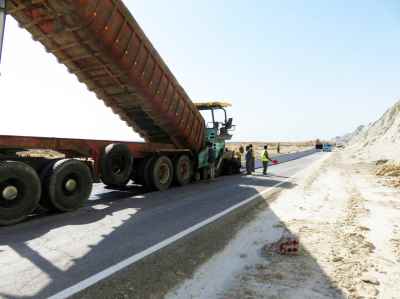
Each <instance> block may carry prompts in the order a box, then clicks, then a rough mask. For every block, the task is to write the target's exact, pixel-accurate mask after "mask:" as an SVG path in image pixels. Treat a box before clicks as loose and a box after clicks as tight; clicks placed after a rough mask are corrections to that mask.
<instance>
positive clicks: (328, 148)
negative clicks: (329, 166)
mask: <svg viewBox="0 0 400 299" xmlns="http://www.w3.org/2000/svg"><path fill="white" fill-rule="evenodd" d="M322 151H323V152H331V151H332V144H330V143H324V144H323V145H322Z"/></svg>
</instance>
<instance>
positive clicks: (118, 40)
mask: <svg viewBox="0 0 400 299" xmlns="http://www.w3.org/2000/svg"><path fill="white" fill-rule="evenodd" d="M0 5H1V7H0V45H1V40H2V36H3V34H4V24H5V23H4V19H5V12H7V13H8V14H10V15H11V16H13V17H14V18H15V19H16V20H17V21H18V23H19V25H20V26H21V27H22V28H24V29H26V30H27V31H29V32H30V33H31V34H32V37H33V39H34V40H36V41H39V42H40V43H41V44H42V45H43V46H44V47H45V48H46V50H47V51H48V52H51V53H52V54H53V55H54V56H55V57H56V58H57V59H58V61H59V62H60V63H62V64H64V65H65V66H66V67H67V69H68V70H69V72H71V73H73V74H75V75H76V77H77V78H78V80H79V81H80V82H82V83H84V84H86V86H87V87H88V89H89V90H91V91H93V92H94V93H95V94H96V95H97V97H98V98H99V99H100V100H102V101H104V103H105V105H107V106H108V107H110V108H111V109H112V111H113V112H114V113H115V114H117V115H118V116H119V117H120V118H121V119H122V120H123V121H124V122H125V123H126V124H127V125H128V126H130V127H131V128H132V129H134V131H136V132H138V133H139V134H140V135H141V136H142V137H143V138H144V140H145V142H120V141H107V140H87V139H63V138H43V137H27V136H0V225H8V224H12V223H16V222H19V221H21V220H23V219H24V218H25V217H27V215H29V214H30V213H32V212H33V211H34V210H35V209H36V208H37V207H39V206H41V207H44V208H46V209H47V210H49V211H58V212H68V211H73V210H76V209H78V208H79V207H81V206H82V205H83V204H84V203H85V201H86V200H87V199H88V197H89V195H90V193H91V190H92V182H98V181H102V182H103V183H104V184H105V185H107V186H108V187H109V188H112V189H121V188H124V187H125V186H126V184H127V183H128V181H130V180H133V181H134V182H135V183H136V184H141V185H144V186H145V187H146V188H147V189H149V190H160V191H162V190H166V189H168V188H169V187H170V186H171V185H172V184H175V185H179V186H183V185H186V184H188V183H190V182H191V181H193V180H199V179H207V177H208V175H209V174H208V169H209V167H208V166H209V165H208V161H209V157H208V155H209V149H208V147H209V146H212V147H213V149H214V151H210V152H213V153H214V155H215V157H214V158H215V159H214V160H215V161H216V162H215V164H216V172H217V173H218V174H231V173H238V172H240V167H241V163H240V161H238V160H237V159H236V157H235V155H234V153H233V152H232V151H229V150H227V148H226V147H225V141H226V140H229V139H231V137H232V135H231V134H230V132H231V130H232V129H233V127H234V125H233V123H232V118H228V117H227V113H226V108H227V107H228V106H229V104H227V103H224V102H207V103H199V104H194V103H193V102H192V101H191V100H190V98H189V96H188V95H187V93H186V92H185V90H184V89H183V88H182V87H181V86H180V84H179V83H178V81H177V80H176V79H175V77H174V75H173V74H172V72H171V71H170V70H169V68H168V67H167V65H166V64H165V63H164V61H163V60H162V58H161V57H160V55H159V54H158V52H157V51H156V50H155V48H154V47H153V45H152V44H151V42H150V41H149V39H148V38H147V37H146V35H145V34H144V32H143V31H142V29H141V28H140V27H139V25H138V24H137V22H136V21H135V19H134V18H133V16H132V15H131V14H130V12H129V11H128V9H127V8H126V6H125V5H124V4H123V2H122V1H121V0H112V1H111V0H52V1H25V0H12V1H6V2H5V1H4V0H0ZM4 8H5V9H4ZM0 53H1V49H0ZM30 100H34V99H30ZM3 101H4V103H3V106H4V104H6V103H7V102H6V101H12V99H4V100H3ZM61 104H62V103H60V106H62V105H61ZM61 109H62V108H61ZM77 109H79V107H77ZM218 110H219V111H222V112H223V114H222V115H223V117H222V119H217V118H216V113H215V112H217V111H218ZM200 111H202V112H203V113H210V114H211V119H212V121H211V123H208V124H206V123H205V120H204V118H203V116H202V114H201V113H200ZM58 112H59V113H62V111H61V110H60V111H58ZM218 114H219V115H221V114H220V113H218ZM49 125H51V124H49ZM84 125H85V124H82V127H84ZM27 149H46V150H55V151H57V152H60V153H62V154H64V155H65V157H64V158H48V157H30V156H25V155H23V156H21V155H19V153H20V152H23V151H25V150H27Z"/></svg>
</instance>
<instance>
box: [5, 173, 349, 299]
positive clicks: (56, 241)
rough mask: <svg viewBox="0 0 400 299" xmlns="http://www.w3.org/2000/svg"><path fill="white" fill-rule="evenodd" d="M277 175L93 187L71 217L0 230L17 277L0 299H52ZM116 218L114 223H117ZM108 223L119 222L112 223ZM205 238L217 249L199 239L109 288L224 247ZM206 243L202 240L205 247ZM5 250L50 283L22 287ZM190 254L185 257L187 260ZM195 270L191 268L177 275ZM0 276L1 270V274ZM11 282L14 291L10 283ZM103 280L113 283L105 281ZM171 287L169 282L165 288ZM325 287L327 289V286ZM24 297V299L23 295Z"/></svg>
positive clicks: (153, 278)
mask: <svg viewBox="0 0 400 299" xmlns="http://www.w3.org/2000/svg"><path fill="white" fill-rule="evenodd" d="M277 178H279V177H278V176H276V178H274V177H259V176H240V175H239V176H232V177H225V178H220V179H217V180H216V181H215V182H211V183H207V182H200V183H197V184H194V185H191V186H187V187H182V188H174V189H171V190H168V191H166V192H154V193H144V192H143V189H141V188H138V187H131V188H128V189H126V190H119V191H112V190H106V189H103V188H101V187H98V186H96V190H95V191H96V193H95V194H94V195H93V196H92V197H91V201H90V202H89V205H88V206H87V207H85V208H83V209H81V210H79V211H77V212H74V213H69V214H59V215H52V216H48V217H43V218H39V219H34V220H33V221H27V222H25V223H22V224H19V225H16V226H13V227H5V228H0V246H2V245H5V246H8V248H9V249H6V250H3V251H2V252H1V251H0V257H1V259H0V261H1V262H2V265H3V267H5V266H6V267H7V268H6V269H7V272H8V277H10V276H11V277H12V276H17V277H14V278H13V279H10V280H8V281H4V279H3V280H2V282H0V297H4V298H45V297H48V296H51V295H53V294H55V293H57V292H59V291H61V290H63V289H65V288H66V287H69V286H72V285H73V284H75V283H78V282H79V281H82V280H83V279H86V278H88V277H89V276H91V275H93V274H95V273H97V272H99V271H102V270H104V269H106V268H107V267H110V266H111V265H114V264H116V263H118V262H120V261H121V260H124V259H126V258H128V257H130V256H132V255H133V254H136V253H138V252H141V251H143V250H145V249H147V248H149V247H151V246H153V245H154V244H156V243H158V242H160V241H161V240H164V239H166V238H169V237H171V236H173V235H175V234H177V233H179V232H181V231H182V230H184V229H186V228H188V227H190V226H192V225H194V224H196V223H199V222H201V221H203V220H204V219H207V218H208V217H210V216H212V215H215V214H217V213H219V212H221V211H223V210H225V209H227V208H229V207H231V206H232V205H235V204H237V203H240V202H241V201H243V200H245V199H247V198H249V197H252V196H255V195H257V194H259V192H260V191H261V190H265V188H267V187H272V186H274V185H276V184H278V183H280V182H281V181H280V180H277ZM294 186H295V185H294V184H293V183H290V182H285V183H283V184H281V185H280V187H279V188H280V189H290V188H293V187H294ZM120 214H122V216H121V215H120ZM119 217H121V218H120V219H119ZM271 217H275V218H276V221H279V218H278V217H277V216H276V215H275V214H274V213H273V211H271ZM115 218H118V221H116V219H115ZM236 220H237V219H236ZM232 227H234V225H232ZM82 230H83V232H82ZM228 230H229V227H228V228H226V227H225V228H223V231H221V234H222V235H224V236H225V237H228V236H229V234H228V233H227V231H228ZM97 235H99V238H98V241H97V242H96V243H92V242H86V239H90V238H92V237H93V236H97ZM85 238H86V239H85ZM210 238H212V240H214V241H215V244H216V245H217V244H218V239H220V240H223V238H222V237H221V236H220V237H218V236H214V235H212V234H210V235H206V236H205V240H204V241H202V242H200V243H199V244H198V246H195V248H192V249H191V250H190V251H188V250H184V249H182V250H177V251H176V252H174V253H173V254H172V256H171V257H170V258H169V259H167V261H166V263H165V265H166V266H165V267H166V268H165V269H166V270H165V271H160V270H158V271H150V272H148V271H147V272H146V269H144V270H143V271H140V275H137V276H135V279H132V278H129V279H126V280H124V279H119V280H118V281H116V282H115V283H116V284H118V285H119V286H118V288H117V289H118V290H119V289H121V288H122V287H123V284H124V283H126V284H129V285H132V284H136V285H137V287H140V285H143V284H146V286H147V285H148V283H149V282H159V283H160V282H161V284H162V282H163V281H169V278H168V277H167V275H169V271H170V269H172V268H174V267H178V268H179V266H181V267H182V268H183V269H186V268H187V266H185V265H184V264H185V259H186V258H187V259H190V258H193V255H194V254H196V250H197V251H201V252H203V253H204V252H208V251H209V250H211V249H214V252H215V250H219V249H222V248H223V246H225V244H226V243H225V244H223V245H220V248H214V247H215V246H210V245H209V242H210V240H209V239H210ZM214 238H215V239H214ZM207 240H209V241H208V242H207ZM214 241H212V242H214ZM204 243H208V245H207V246H206V247H205V244H204ZM33 244H34V245H35V246H33ZM38 244H39V245H38ZM79 246H82V247H84V248H85V250H82V252H83V253H82V254H81V253H80V251H79V250H78V251H77V250H76V248H77V247H79ZM216 247H218V246H216ZM10 250H11V251H12V252H14V253H15V254H17V255H19V256H20V257H21V258H23V259H24V260H27V261H29V263H30V265H33V269H34V270H35V271H33V272H32V273H36V272H39V273H41V275H42V276H44V277H47V278H48V279H49V282H48V283H47V284H46V285H45V286H43V287H40V288H39V287H37V285H38V284H35V283H34V280H35V279H36V277H30V278H26V275H29V274H27V273H25V274H24V279H25V280H27V283H22V282H20V283H19V284H20V285H18V276H19V275H20V274H19V273H20V271H21V270H15V272H14V271H13V269H14V267H13V265H12V264H11V265H7V260H6V259H5V257H6V254H7V253H8V252H9V251H10ZM44 252H45V253H49V252H52V254H51V256H52V257H50V256H47V255H46V254H44ZM189 252H190V256H188V253H189ZM209 253H210V254H212V253H213V252H209ZM55 257H56V258H55ZM57 257H59V258H61V259H64V261H67V260H68V262H69V263H70V265H69V266H63V265H62V264H63V263H62V262H61V263H60V260H58V261H57V262H56V263H54V262H53V260H52V259H55V260H57ZM306 258H307V259H308V262H307V264H308V265H311V268H312V272H313V273H317V275H319V276H320V278H321V280H324V281H327V283H328V284H331V283H330V282H329V277H327V275H326V274H325V273H324V271H323V270H322V269H321V268H320V266H319V265H318V263H317V261H315V260H314V259H313V257H312V255H310V254H308V255H307V257H306ZM3 263H4V264H3ZM169 263H170V264H169ZM17 268H18V267H17ZM30 268H32V266H30ZM3 269H4V268H3ZM160 269H162V268H160ZM194 270H195V268H193V269H191V270H187V271H186V270H183V271H186V272H191V271H194ZM3 271H4V270H3ZM0 273H2V272H1V270H0ZM137 274H138V273H137ZM32 275H35V274H32ZM15 281H16V282H17V285H18V286H17V285H14V286H12V284H13V282H15ZM109 281H111V282H112V279H111V280H109ZM24 284H25V285H24ZM26 284H27V285H26ZM172 285H173V282H171V283H170V285H168V287H171V286H172ZM331 285H332V288H334V286H333V284H331ZM24 287H25V289H24ZM18 289H20V293H18ZM93 289H94V288H93ZM117 289H113V288H111V289H110V290H109V292H111V293H108V294H107V293H103V291H104V289H103V288H99V289H98V290H101V292H100V293H96V292H98V291H96V290H95V289H94V290H93V292H94V293H95V294H94V295H93V298H99V297H106V296H109V297H114V296H115V295H116V293H113V291H117ZM160 290H163V288H158V287H157V284H156V283H154V285H153V286H150V287H149V288H148V291H150V292H153V291H154V293H155V294H157V292H159V291H160ZM21 293H22V294H21ZM24 293H25V294H26V295H23V294H24ZM337 294H338V295H337V297H336V298H345V297H344V296H343V295H342V294H340V293H339V291H338V293H337ZM132 298H133V297H132ZM154 298H158V297H154Z"/></svg>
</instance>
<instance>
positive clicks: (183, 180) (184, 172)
mask: <svg viewBox="0 0 400 299" xmlns="http://www.w3.org/2000/svg"><path fill="white" fill-rule="evenodd" d="M174 162H175V163H174V166H175V167H174V174H175V182H176V183H177V184H178V185H179V186H185V185H187V184H189V183H190V181H191V179H192V176H193V165H192V161H191V160H190V158H189V157H188V156H187V155H181V156H179V157H178V158H177V159H176V160H175V161H174Z"/></svg>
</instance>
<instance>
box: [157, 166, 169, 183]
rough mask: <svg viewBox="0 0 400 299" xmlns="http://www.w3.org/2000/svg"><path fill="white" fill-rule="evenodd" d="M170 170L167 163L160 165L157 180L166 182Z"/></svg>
mask: <svg viewBox="0 0 400 299" xmlns="http://www.w3.org/2000/svg"><path fill="white" fill-rule="evenodd" d="M169 176H170V170H169V167H168V166H167V165H161V166H160V171H159V180H160V183H161V184H166V183H167V182H168V180H169Z"/></svg>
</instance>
